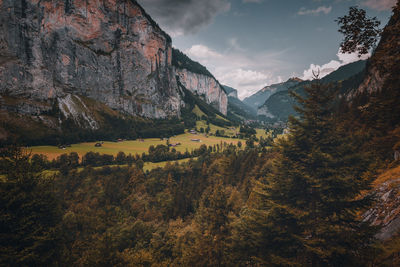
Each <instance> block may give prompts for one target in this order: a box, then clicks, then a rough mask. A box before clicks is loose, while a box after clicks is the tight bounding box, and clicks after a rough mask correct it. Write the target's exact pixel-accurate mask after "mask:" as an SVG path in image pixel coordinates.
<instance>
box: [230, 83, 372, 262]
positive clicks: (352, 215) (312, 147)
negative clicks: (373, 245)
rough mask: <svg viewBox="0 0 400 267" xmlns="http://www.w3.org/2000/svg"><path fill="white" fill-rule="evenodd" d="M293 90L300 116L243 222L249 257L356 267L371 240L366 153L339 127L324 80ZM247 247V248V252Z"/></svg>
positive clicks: (278, 147) (293, 121) (278, 148)
mask: <svg viewBox="0 0 400 267" xmlns="http://www.w3.org/2000/svg"><path fill="white" fill-rule="evenodd" d="M305 91H306V95H307V98H302V97H300V96H299V95H295V94H293V96H294V97H295V98H296V100H297V101H298V103H299V104H300V105H301V106H300V107H296V110H297V112H298V113H299V114H300V118H293V117H292V118H290V121H289V126H290V134H289V135H288V136H287V137H285V138H282V139H281V140H280V141H279V142H278V143H277V145H276V147H275V150H276V151H277V152H278V156H277V157H276V158H275V160H274V161H273V162H271V164H270V169H271V170H270V173H269V175H267V177H266V178H265V179H264V180H261V181H259V182H258V183H257V185H256V187H255V189H254V192H253V193H252V195H251V196H250V199H249V203H248V206H249V208H248V209H247V210H245V211H244V212H243V214H242V220H241V221H240V222H239V223H238V227H237V228H238V229H239V230H238V233H239V235H240V233H243V235H245V237H244V238H243V237H242V238H240V237H239V238H238V239H239V240H242V241H243V242H244V243H245V245H246V246H247V247H248V249H249V252H248V253H249V255H247V256H248V257H247V259H250V260H253V261H254V260H255V261H256V262H258V263H261V264H265V265H289V266H297V265H298V266H326V265H328V266H329V265H331V266H353V265H358V264H359V262H360V259H359V255H360V251H361V250H362V249H363V248H365V247H368V244H370V242H371V233H372V231H370V228H369V227H367V226H365V225H364V224H363V223H361V222H360V221H359V219H358V212H359V211H361V210H362V209H363V208H365V207H366V205H368V204H369V199H367V198H362V197H361V192H362V191H363V190H367V189H368V188H369V184H370V180H369V179H366V178H364V177H363V175H362V174H363V173H364V171H365V170H366V168H367V160H366V156H365V155H363V154H362V153H359V152H358V150H357V146H356V142H353V140H352V138H351V136H347V135H346V134H345V133H344V131H341V130H340V129H339V128H337V127H336V125H337V123H336V121H335V116H334V111H335V105H334V100H335V96H336V91H335V90H333V89H332V88H331V87H330V86H329V85H322V84H321V83H320V82H319V81H317V82H315V83H313V84H312V85H311V86H310V87H308V88H306V89H305ZM242 251H243V250H242Z"/></svg>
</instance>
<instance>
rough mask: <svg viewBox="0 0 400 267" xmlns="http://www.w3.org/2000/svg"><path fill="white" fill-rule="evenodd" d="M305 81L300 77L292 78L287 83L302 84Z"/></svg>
mask: <svg viewBox="0 0 400 267" xmlns="http://www.w3.org/2000/svg"><path fill="white" fill-rule="evenodd" d="M302 81H303V80H302V79H300V78H299V77H291V78H289V79H288V80H287V81H286V82H299V83H300V82H302Z"/></svg>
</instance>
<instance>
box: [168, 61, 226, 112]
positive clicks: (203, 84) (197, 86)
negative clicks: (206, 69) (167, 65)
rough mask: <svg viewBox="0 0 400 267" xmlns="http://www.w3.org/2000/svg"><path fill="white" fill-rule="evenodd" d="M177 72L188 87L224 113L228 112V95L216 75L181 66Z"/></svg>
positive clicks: (180, 79) (183, 83) (176, 69)
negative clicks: (195, 71) (193, 70)
mask: <svg viewBox="0 0 400 267" xmlns="http://www.w3.org/2000/svg"><path fill="white" fill-rule="evenodd" d="M175 73H176V75H177V77H179V81H180V82H181V83H182V85H183V86H185V87H186V89H188V90H189V91H191V92H193V93H195V94H197V95H199V96H200V97H203V98H204V100H205V101H206V103H208V104H210V105H212V106H213V107H214V108H215V109H217V110H218V111H219V112H221V113H222V114H224V115H226V114H227V112H228V96H227V94H226V93H225V91H224V90H223V89H222V88H221V85H220V84H219V83H218V81H217V80H215V78H214V77H211V76H208V75H204V74H199V73H194V72H191V71H189V70H187V69H179V68H175Z"/></svg>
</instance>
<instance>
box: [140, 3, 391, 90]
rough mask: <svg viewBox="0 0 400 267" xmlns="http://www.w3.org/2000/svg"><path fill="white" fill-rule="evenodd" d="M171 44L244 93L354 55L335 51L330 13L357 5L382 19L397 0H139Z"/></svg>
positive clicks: (325, 68)
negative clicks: (169, 36) (170, 40)
mask: <svg viewBox="0 0 400 267" xmlns="http://www.w3.org/2000/svg"><path fill="white" fill-rule="evenodd" d="M138 2H139V3H140V4H141V5H142V6H143V7H144V8H145V10H146V11H147V12H148V13H149V14H150V15H151V16H152V17H153V18H154V19H155V20H156V21H157V22H158V24H159V25H160V26H161V27H162V28H163V29H164V30H165V31H166V32H168V33H169V34H170V35H171V37H172V39H173V46H174V47H176V48H178V49H180V50H181V51H183V52H185V53H186V54H187V55H188V56H190V57H191V58H192V59H193V60H196V61H198V62H200V63H202V64H203V65H205V66H206V67H207V68H208V69H209V70H210V71H211V72H212V73H213V74H214V76H215V77H216V78H217V79H218V80H219V81H220V82H221V83H222V84H225V85H228V86H231V87H234V88H236V89H238V90H239V97H240V98H244V97H246V96H249V95H251V94H252V93H254V92H256V91H258V90H260V89H261V88H263V87H264V86H266V85H270V84H274V83H278V82H281V81H285V80H287V79H288V78H290V77H294V76H296V77H300V78H303V79H310V78H311V75H312V69H321V71H322V73H323V74H325V75H326V74H328V73H329V72H331V71H333V70H335V69H337V68H338V67H340V66H341V65H343V64H347V63H350V62H352V61H355V60H357V59H358V58H357V56H356V55H348V54H346V55H343V54H340V53H339V51H338V50H339V43H340V41H341V39H342V36H341V35H340V33H338V32H337V29H338V26H337V24H336V23H335V22H334V20H335V19H336V18H337V17H339V16H343V15H344V14H346V13H347V11H348V8H349V7H350V6H354V5H358V6H359V7H362V8H364V9H366V10H367V14H368V15H369V16H376V17H377V18H378V19H379V20H381V21H382V25H385V24H386V23H387V21H388V19H389V17H390V14H391V6H393V5H394V3H395V2H396V0H138Z"/></svg>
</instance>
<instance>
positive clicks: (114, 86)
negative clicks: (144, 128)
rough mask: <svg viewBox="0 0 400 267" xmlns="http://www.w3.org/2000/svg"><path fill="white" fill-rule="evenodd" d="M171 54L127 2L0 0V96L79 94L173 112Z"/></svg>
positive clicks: (116, 105)
mask: <svg viewBox="0 0 400 267" xmlns="http://www.w3.org/2000/svg"><path fill="white" fill-rule="evenodd" d="M171 49H172V47H171V39H170V37H169V36H168V35H167V34H165V33H164V32H163V31H162V30H161V29H160V28H159V27H158V26H157V25H156V23H155V22H154V21H153V20H152V19H151V18H150V17H149V16H148V15H147V14H146V13H145V12H144V10H143V9H142V8H141V7H140V6H139V5H138V4H137V3H136V1H133V0H125V1H118V0H90V1H87V0H51V1H50V0H42V1H38V0H21V1H15V0H2V1H0V94H1V95H3V96H4V95H5V96H11V97H22V98H26V99H29V100H32V101H38V102H42V103H46V102H47V103H48V102H51V101H54V100H55V99H65V97H67V96H68V95H69V94H72V95H82V96H87V97H90V98H93V99H95V100H97V101H100V102H103V103H105V104H106V105H107V106H109V107H111V108H113V109H116V110H119V111H122V112H125V113H128V114H132V115H141V116H145V117H151V118H163V117H167V116H171V115H179V113H180V106H181V101H180V96H179V94H178V91H177V90H178V89H177V84H176V80H175V75H174V73H173V69H172V65H171V58H172V51H171ZM49 106H51V105H48V104H44V105H42V106H38V107H39V108H40V109H41V110H43V111H45V110H48V109H49ZM25 111H27V110H25ZM38 112H39V113H40V111H36V113H38Z"/></svg>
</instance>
